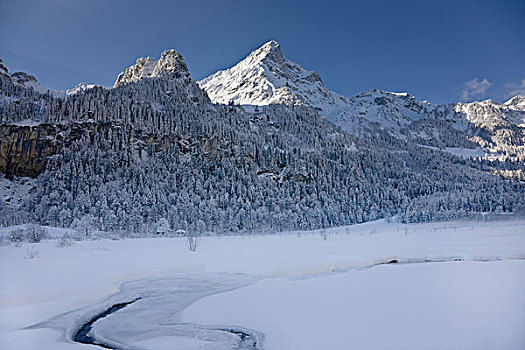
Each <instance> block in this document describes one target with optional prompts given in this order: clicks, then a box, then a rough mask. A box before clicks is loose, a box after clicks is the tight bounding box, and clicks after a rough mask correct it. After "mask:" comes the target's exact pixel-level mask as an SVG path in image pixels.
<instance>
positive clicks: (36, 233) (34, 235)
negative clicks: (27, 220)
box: [24, 224, 47, 243]
mask: <svg viewBox="0 0 525 350" xmlns="http://www.w3.org/2000/svg"><path fill="white" fill-rule="evenodd" d="M24 235H25V237H26V239H27V241H28V242H30V243H40V242H41V241H42V239H44V238H45V237H46V236H47V231H46V229H45V228H43V227H42V226H40V225H34V224H31V225H27V227H26V229H25V231H24Z"/></svg>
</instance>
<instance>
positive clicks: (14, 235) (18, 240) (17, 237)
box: [9, 228, 24, 247]
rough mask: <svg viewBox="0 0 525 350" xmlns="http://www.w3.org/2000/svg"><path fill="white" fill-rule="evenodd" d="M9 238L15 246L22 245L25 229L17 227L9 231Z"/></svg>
mask: <svg viewBox="0 0 525 350" xmlns="http://www.w3.org/2000/svg"><path fill="white" fill-rule="evenodd" d="M9 240H10V241H11V243H13V244H14V246H15V247H21V246H22V243H23V242H24V230H22V229H21V228H16V229H14V230H12V231H11V232H10V233H9Z"/></svg>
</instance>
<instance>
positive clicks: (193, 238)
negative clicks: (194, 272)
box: [186, 231, 200, 252]
mask: <svg viewBox="0 0 525 350" xmlns="http://www.w3.org/2000/svg"><path fill="white" fill-rule="evenodd" d="M186 244H187V245H188V249H189V250H190V252H195V251H197V247H198V246H199V244H200V237H199V236H198V235H197V234H196V233H195V232H193V231H187V232H186Z"/></svg>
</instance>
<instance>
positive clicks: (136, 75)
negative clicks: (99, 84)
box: [113, 49, 191, 88]
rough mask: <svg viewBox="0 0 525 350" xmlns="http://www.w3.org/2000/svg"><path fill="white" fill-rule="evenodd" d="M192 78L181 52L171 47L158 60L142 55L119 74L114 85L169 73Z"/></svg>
mask: <svg viewBox="0 0 525 350" xmlns="http://www.w3.org/2000/svg"><path fill="white" fill-rule="evenodd" d="M172 74H173V75H176V76H178V77H185V78H190V77H191V75H190V72H189V70H188V66H187V65H186V61H185V60H184V57H183V56H182V54H181V53H179V52H177V51H175V50H173V49H171V50H166V51H164V52H163V53H162V54H161V56H160V58H159V59H158V60H155V59H154V58H151V57H141V58H138V59H137V62H136V63H135V64H134V65H133V66H131V67H129V68H127V69H126V71H125V72H122V73H120V74H119V75H118V77H117V80H116V81H115V84H114V85H113V87H114V88H115V87H117V86H119V85H123V84H129V83H132V82H136V81H139V80H141V79H144V78H155V77H161V76H167V75H172Z"/></svg>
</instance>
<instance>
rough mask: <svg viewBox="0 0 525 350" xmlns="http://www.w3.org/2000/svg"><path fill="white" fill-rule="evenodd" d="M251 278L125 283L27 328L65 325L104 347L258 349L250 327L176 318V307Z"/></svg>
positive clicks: (213, 276)
mask: <svg viewBox="0 0 525 350" xmlns="http://www.w3.org/2000/svg"><path fill="white" fill-rule="evenodd" d="M257 280H258V279H257V278H255V277H252V276H247V275H243V274H191V275H186V276H184V275H182V276H180V275H179V276H176V277H166V278H157V279H143V280H136V281H131V282H126V283H124V284H122V287H121V290H120V292H119V293H117V294H115V295H113V296H111V297H110V298H109V299H107V300H106V301H104V302H103V303H101V304H98V305H96V306H92V307H88V308H85V309H80V310H75V311H73V312H70V313H67V314H64V315H60V316H58V317H55V318H53V319H52V320H50V321H47V322H44V323H42V324H39V325H37V326H34V327H33V328H62V329H66V332H68V333H70V334H71V335H70V336H67V337H70V338H71V339H72V340H73V341H75V342H81V343H85V344H94V345H97V346H99V347H101V348H107V349H118V350H125V349H154V348H156V345H155V344H158V348H165V347H166V346H168V345H169V346H173V347H182V348H184V349H194V348H195V349H198V348H200V347H202V346H205V347H206V349H217V350H220V349H228V350H232V349H262V334H259V333H257V332H256V331H253V330H250V329H245V328H241V327H237V326H234V325H212V326H205V325H197V324H189V323H182V322H180V313H181V311H182V310H184V309H185V308H186V307H188V306H189V305H191V304H192V303H194V302H195V301H197V300H199V299H201V298H203V297H206V296H211V295H213V294H217V293H223V292H227V291H232V290H234V289H237V288H240V287H243V286H247V285H249V284H251V283H253V282H255V281H257ZM239 307H241V308H242V307H243V305H239ZM68 323H69V324H68ZM71 325H73V327H71Z"/></svg>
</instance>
